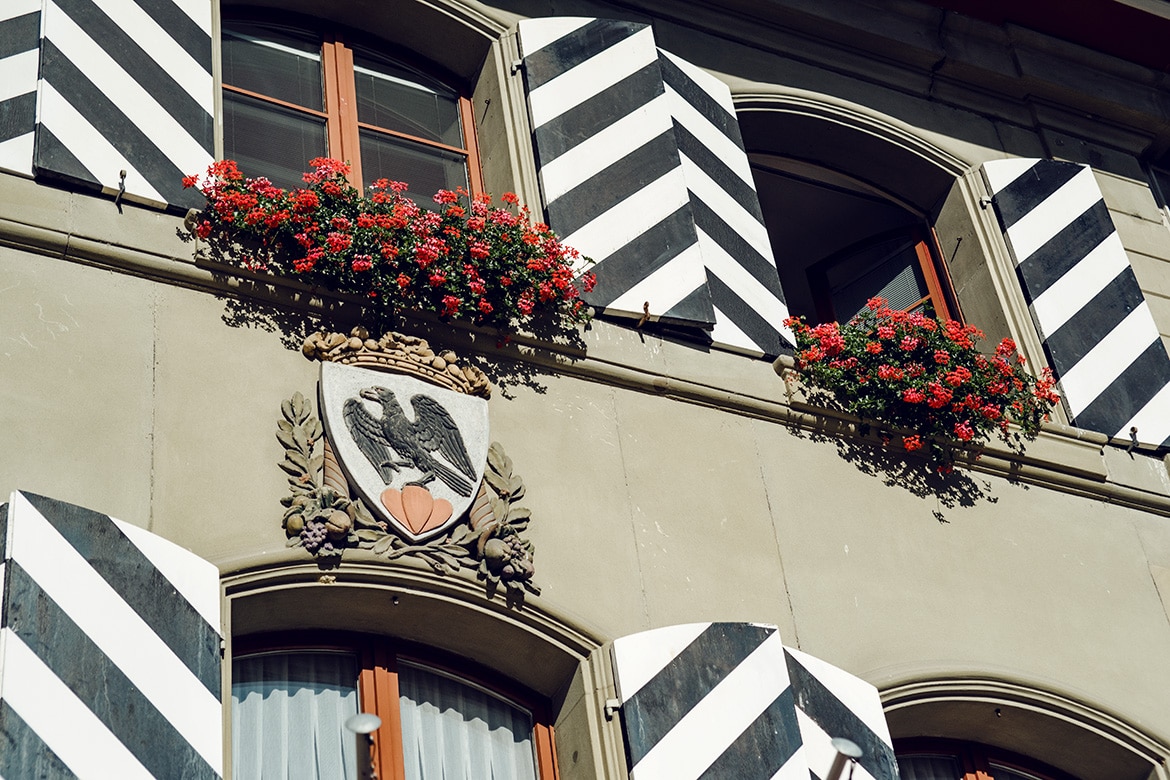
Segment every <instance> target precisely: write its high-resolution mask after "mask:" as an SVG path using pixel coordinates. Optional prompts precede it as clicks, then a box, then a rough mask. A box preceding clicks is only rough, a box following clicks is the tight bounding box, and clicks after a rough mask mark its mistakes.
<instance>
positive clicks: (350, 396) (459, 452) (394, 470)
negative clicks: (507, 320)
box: [320, 363, 489, 542]
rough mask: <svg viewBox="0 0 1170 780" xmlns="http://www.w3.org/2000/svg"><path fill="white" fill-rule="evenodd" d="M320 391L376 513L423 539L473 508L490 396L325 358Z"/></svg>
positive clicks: (352, 472)
mask: <svg viewBox="0 0 1170 780" xmlns="http://www.w3.org/2000/svg"><path fill="white" fill-rule="evenodd" d="M320 391H321V403H320V408H321V417H322V419H323V420H324V423H325V431H326V434H327V435H328V436H329V442H330V444H331V445H332V447H333V452H334V455H336V457H337V460H338V463H339V464H340V465H341V468H342V470H344V472H345V474H346V477H347V478H348V479H349V483H350V485H351V486H352V487H353V489H354V490H355V491H356V492H357V493H358V495H359V496H360V497H361V498H362V500H363V501H365V503H366V504H367V505H368V506H369V507H370V510H371V511H372V512H374V513H375V516H376V517H378V518H379V519H381V520H385V521H386V522H387V523H389V524H390V526H391V527H392V528H394V529H395V530H396V531H398V532H399V533H400V534H401V535H402V536H404V537H406V538H407V539H409V540H411V541H412V542H418V541H422V540H424V539H426V538H429V537H432V536H436V535H437V534H439V533H441V532H442V531H443V530H444V529H446V528H447V527H449V526H450V525H451V524H452V523H454V522H455V521H456V520H458V519H459V518H460V517H461V516H462V515H463V513H464V512H465V511H467V508H468V507H469V506H470V505H471V502H472V501H473V500H474V499H475V495H476V492H477V491H478V489H479V483H480V481H481V480H482V479H483V471H484V467H485V465H486V463H487V450H488V444H489V441H488V409H487V401H486V400H484V399H482V398H478V397H476V396H471V395H465V394H463V393H456V392H454V391H451V390H447V389H445V388H442V387H438V386H436V385H433V384H430V383H428V382H423V381H421V380H418V379H415V378H413V377H410V376H405V375H402V374H391V373H385V372H382V371H373V370H370V369H367V368H357V367H355V366H347V365H343V364H340V363H322V364H321V385H320ZM464 454H465V455H466V457H465V458H464Z"/></svg>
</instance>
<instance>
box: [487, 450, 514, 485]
mask: <svg viewBox="0 0 1170 780" xmlns="http://www.w3.org/2000/svg"><path fill="white" fill-rule="evenodd" d="M488 465H489V466H491V467H492V470H493V471H495V472H496V473H497V474H501V475H503V476H505V477H508V476H511V475H512V459H511V458H509V457H508V456H507V455H505V454H504V448H503V447H501V446H500V443H499V442H492V446H490V447H488Z"/></svg>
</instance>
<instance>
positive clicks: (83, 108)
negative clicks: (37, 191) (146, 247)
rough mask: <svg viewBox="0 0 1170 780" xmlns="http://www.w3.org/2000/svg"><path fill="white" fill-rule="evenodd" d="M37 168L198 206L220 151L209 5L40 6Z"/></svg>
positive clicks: (168, 1)
mask: <svg viewBox="0 0 1170 780" xmlns="http://www.w3.org/2000/svg"><path fill="white" fill-rule="evenodd" d="M43 2H44V7H43V14H44V17H43V20H42V40H41V59H40V84H39V87H38V98H37V102H38V117H39V119H38V125H37V129H36V150H35V156H34V161H33V165H34V168H35V172H36V174H37V175H38V176H41V175H44V176H49V177H56V178H60V179H64V180H66V181H69V182H72V183H74V184H80V185H82V186H89V187H93V188H98V189H102V190H105V191H107V192H117V191H118V189H119V187H120V185H121V177H120V172H121V171H125V172H126V179H125V189H126V194H127V195H128V196H129V197H131V198H136V199H140V200H143V201H146V202H150V203H160V204H172V205H175V206H180V207H188V206H191V207H194V206H199V205H201V203H200V200H201V197H199V196H198V193H195V192H194V191H193V190H184V189H183V186H182V178H183V177H184V176H187V175H194V174H199V173H202V172H203V171H205V170H206V169H207V166H208V165H209V164H210V163H211V161H212V154H213V150H214V102H213V101H214V97H215V87H214V80H213V79H212V73H211V6H212V3H211V0H43Z"/></svg>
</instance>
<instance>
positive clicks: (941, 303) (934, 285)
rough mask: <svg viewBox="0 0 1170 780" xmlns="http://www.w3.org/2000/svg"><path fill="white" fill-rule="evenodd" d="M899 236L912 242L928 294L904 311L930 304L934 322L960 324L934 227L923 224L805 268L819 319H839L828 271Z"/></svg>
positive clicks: (885, 234) (873, 237) (884, 234)
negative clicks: (936, 320)
mask: <svg viewBox="0 0 1170 780" xmlns="http://www.w3.org/2000/svg"><path fill="white" fill-rule="evenodd" d="M899 235H906V236H907V238H908V239H910V240H911V241H913V242H914V253H915V255H916V257H917V259H918V268H919V270H920V271H921V272H922V277H923V280H924V281H925V283H926V293H927V294H926V295H925V296H923V297H922V298H919V299H918V300H917V301H915V302H914V303H913V304H911V305H910V306H908V307H906V309H905V311H912V310H913V309H916V308H918V307H919V306H921V305H923V304H924V303H929V304H930V305H931V306H932V307H933V309H934V316H935V318H936V319H939V320H943V321H946V320H959V321H960V322H961V321H962V315H961V313H960V311H959V307H958V304H957V301H956V300H955V296H954V292H953V290H954V286H953V285H952V284H951V277H950V272H949V270H948V269H947V266H946V262H945V261H944V260H943V257H942V251H941V249H940V248H939V243H938V235H937V234H936V233H935V232H934V228H932V227H927V226H926V225H921V226H913V227H910V228H900V229H898V230H893V231H890V232H888V233H883V234H880V235H876V236H871V237H869V238H866V239H865V240H864V241H861V242H859V243H857V244H854V245H852V246H849V247H846V248H845V249H843V250H841V251H839V252H836V253H834V254H833V256H832V257H828V258H826V259H824V260H822V261H820V262H818V263H817V264H815V265H813V266H812V267H810V268H809V269H808V275H809V286H810V287H811V289H812V291H813V297H814V300H815V304H816V307H817V317H818V319H820V320H821V321H823V322H828V321H831V320H837V319H838V316H839V315H838V313H837V312H835V311H834V310H833V302H832V294H831V290H830V285H829V281H828V269H829V268H831V267H832V266H834V265H835V264H836V263H838V262H841V261H843V260H844V259H845V258H846V257H848V256H850V255H853V254H855V253H856V252H858V251H860V250H862V249H864V248H865V247H866V246H867V245H870V244H873V243H877V242H879V241H883V240H885V239H888V238H894V237H897V236H899Z"/></svg>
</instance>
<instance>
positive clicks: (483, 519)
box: [276, 393, 540, 598]
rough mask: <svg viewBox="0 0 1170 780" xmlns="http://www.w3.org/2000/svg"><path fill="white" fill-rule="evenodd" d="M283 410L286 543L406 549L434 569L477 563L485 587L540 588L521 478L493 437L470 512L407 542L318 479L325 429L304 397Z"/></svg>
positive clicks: (389, 554)
mask: <svg viewBox="0 0 1170 780" xmlns="http://www.w3.org/2000/svg"><path fill="white" fill-rule="evenodd" d="M281 414H282V416H283V418H284V419H282V420H280V421H278V423H277V432H276V437H277V439H279V440H280V443H281V444H283V445H284V447H285V457H284V460H283V461H281V463H280V467H281V469H283V470H284V471H285V472H286V473H287V474H288V484H289V490H290V493H289V495H287V496H285V497H284V498H282V499H281V504H283V505H284V506H285V507H286V510H285V513H284V521H283V525H284V530H285V534H286V535H287V536H288V537H289V542H288V543H289V546H294V547H295V546H302V547H304V548H305V549H306V550H307V551H308V552H310V553H312V554H313V555H315V556H317V557H318V558H324V559H327V560H328V559H330V558H332V559H334V560H335V561H336V560H339V559H340V556H341V553H342V551H343V550H344V549H345V548H346V547H358V548H362V549H368V550H371V551H372V552H373V553H374V554H376V555H382V556H385V558H386V559H387V560H395V559H397V558H403V557H407V556H411V557H416V558H420V559H422V560H424V561H426V562H427V563H428V564H429V565H430V566H431V568H432V569H434V571H436V572H437V573H439V574H454V573H455V572H457V571H459V570H461V569H468V570H475V571H476V576H477V577H478V578H479V579H480V580H483V581H484V582H485V584H486V585H487V588H488V591H489V593H491V592H493V591H495V590H496V589H497V588H499V587H501V586H502V587H504V588H505V589H506V590H507V593H508V596H509V598H516V597H522V596H523V594H524V592H525V591H528V592H529V593H532V594H535V595H539V593H540V588H539V587H537V586H536V585H534V584H533V583H532V577H533V574H534V573H535V568H534V567H533V563H532V558H533V554H534V551H535V548H534V546H533V544H532V542H531V541H529V540H527V539H525V538H523V537H522V536H521V534H522V533H523V532H524V531H525V530H526V529H527V528H528V523H529V521H530V519H531V512H530V510H528V509H527V508H525V507H521V506H516V505H515V503H514V502H516V501H518V500H520V499H521V498H523V496H524V480H523V479H521V478H520V477H519V475H517V474H515V473H514V472H513V471H512V459H511V458H509V457H508V456H507V455H506V454H505V453H504V448H503V447H502V446H500V444H499V443H498V442H493V443H492V444H491V446H490V447H489V448H488V462H487V468H486V469H485V471H484V481H483V482H482V483H481V484H480V486H479V493H478V494H477V496H476V498H475V501H474V503H473V504H472V506H471V509H470V510H469V511H468V513H467V517H466V518H464V519H463V520H461V521H460V522H459V523H458V524H456V525H455V526H454V527H453V528H452V529H451V531H450V532H449V533H447V534H445V535H443V536H440V537H438V538H436V539H432V540H430V541H427V542H425V543H422V544H410V543H408V542H407V541H405V540H404V539H402V537H400V536H398V535H397V534H395V533H392V532H390V531H389V530H388V529H387V527H386V524H385V523H382V522H379V521H377V520H375V519H374V518H373V515H372V514H371V513H370V511H369V510H368V509H367V508H366V506H365V505H364V504H363V503H362V502H361V501H360V500H357V499H350V498H348V497H346V496H343V495H342V494H341V493H339V492H338V491H337V490H335V489H334V488H332V487H330V486H329V485H322V484H321V480H320V476H319V475H320V473H321V471H322V468H323V466H324V463H325V455H324V451H323V450H324V442H323V439H322V434H323V429H322V426H321V421H320V419H318V418H317V417H315V416H314V415H313V412H312V406H311V404H309V402H308V401H307V400H305V397H304V396H303V395H302V394H301V393H296V394H295V395H294V396H293V397H292V398H291V399H289V400H287V401H284V402H282V403H281Z"/></svg>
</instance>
